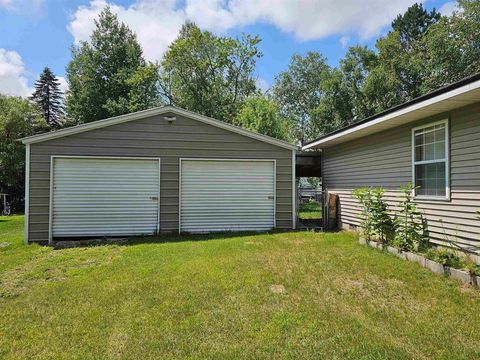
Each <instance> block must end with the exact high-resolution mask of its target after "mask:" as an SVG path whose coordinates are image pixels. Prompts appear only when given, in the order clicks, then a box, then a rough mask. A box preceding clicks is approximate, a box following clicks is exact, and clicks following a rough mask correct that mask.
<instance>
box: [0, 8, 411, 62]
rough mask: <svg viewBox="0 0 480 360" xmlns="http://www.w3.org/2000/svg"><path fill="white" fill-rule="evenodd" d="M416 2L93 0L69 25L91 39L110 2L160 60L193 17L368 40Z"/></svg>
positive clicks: (208, 23) (224, 26)
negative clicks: (126, 0)
mask: <svg viewBox="0 0 480 360" xmlns="http://www.w3.org/2000/svg"><path fill="white" fill-rule="evenodd" d="M0 1H2V0H0ZM3 1H5V0H3ZM415 2H416V1H415V0H396V1H385V0H364V1H358V0H298V1H291V0H135V2H134V3H133V4H132V5H130V6H128V7H125V6H121V5H117V4H116V3H115V2H108V1H107V0H91V1H90V3H89V4H88V5H83V6H80V7H78V8H77V10H76V11H75V12H74V13H73V14H72V17H71V22H70V24H69V25H68V30H69V31H70V33H71V34H72V35H73V37H74V39H75V42H77V43H78V42H79V41H81V40H85V41H86V40H88V39H89V37H90V34H91V33H92V30H93V28H94V24H93V20H94V19H95V18H96V17H97V16H98V14H99V13H100V11H101V10H102V9H103V8H104V7H105V6H106V5H110V7H111V9H112V11H113V12H114V13H116V14H117V15H118V17H119V19H120V20H121V21H123V22H125V23H126V24H128V25H129V26H130V27H131V28H132V29H133V30H134V31H135V32H136V33H137V35H138V40H139V42H140V44H141V45H142V47H143V49H144V51H145V56H146V57H147V58H148V59H149V60H159V59H160V58H161V56H162V54H163V53H164V52H165V50H166V49H167V47H168V45H169V44H170V43H171V42H172V40H174V39H175V37H176V35H177V34H178V31H179V29H180V27H181V25H182V24H183V23H184V22H185V21H187V20H190V21H194V22H196V23H197V24H198V25H199V26H200V27H201V28H203V29H207V30H211V31H215V32H224V31H226V30H228V29H232V28H235V27H240V26H245V25H249V24H254V23H259V22H261V23H267V24H271V25H273V26H275V27H277V28H278V29H280V30H281V31H283V32H286V33H290V34H293V35H294V36H295V37H296V38H297V39H298V40H315V39H320V38H324V37H327V36H331V35H337V34H346V33H348V34H352V35H355V36H358V37H360V38H361V39H368V38H370V37H373V36H377V35H379V34H380V33H381V31H382V29H383V28H384V27H385V26H387V25H389V24H390V23H391V21H392V19H393V18H395V16H397V15H398V14H400V13H403V12H404V11H405V10H406V9H407V8H408V6H410V5H412V4H413V3H415Z"/></svg>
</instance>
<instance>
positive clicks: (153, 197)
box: [150, 196, 158, 200]
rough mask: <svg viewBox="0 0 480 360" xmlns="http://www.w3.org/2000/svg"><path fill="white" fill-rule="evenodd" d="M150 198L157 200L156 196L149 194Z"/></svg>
mask: <svg viewBox="0 0 480 360" xmlns="http://www.w3.org/2000/svg"><path fill="white" fill-rule="evenodd" d="M150 200H158V197H156V196H150Z"/></svg>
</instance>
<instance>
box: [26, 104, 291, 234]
mask: <svg viewBox="0 0 480 360" xmlns="http://www.w3.org/2000/svg"><path fill="white" fill-rule="evenodd" d="M22 141H23V142H24V143H25V144H26V151H27V156H26V159H27V171H26V204H25V206H26V224H25V238H26V240H27V241H29V242H51V241H52V240H55V239H65V238H68V239H76V238H82V237H83V238H84V237H97V236H129V235H152V234H156V233H168V232H178V231H180V232H194V233H198V232H212V231H237V230H255V231H265V230H269V229H272V228H283V229H292V228H294V227H295V196H294V193H295V191H294V184H295V150H296V147H295V146H293V145H291V144H288V143H285V142H283V141H279V140H277V139H273V138H270V137H267V136H263V135H259V134H256V133H253V132H249V131H246V130H244V129H240V128H238V127H235V126H232V125H229V124H227V123H224V122H221V121H218V120H214V119H211V118H208V117H205V116H201V115H198V114H195V113H191V112H188V111H186V110H183V109H179V108H175V107H171V106H167V107H162V108H155V109H150V110H146V111H141V112H137V113H133V114H127V115H123V116H119V117H115V118H111V119H106V120H100V121H96V122H93V123H89V124H85V125H79V126H76V127H72V128H69V129H64V130H59V131H55V132H51V133H46V134H41V135H36V136H32V137H29V138H25V139H23V140H22Z"/></svg>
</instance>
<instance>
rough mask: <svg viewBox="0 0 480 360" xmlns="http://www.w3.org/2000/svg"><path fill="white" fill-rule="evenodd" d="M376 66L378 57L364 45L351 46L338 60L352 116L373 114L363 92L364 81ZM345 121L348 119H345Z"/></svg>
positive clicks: (359, 118) (363, 116)
mask: <svg viewBox="0 0 480 360" xmlns="http://www.w3.org/2000/svg"><path fill="white" fill-rule="evenodd" d="M377 66H378V57H377V55H376V54H375V52H373V51H372V50H370V49H368V48H367V47H366V46H352V47H350V48H349V49H348V51H347V53H346V54H345V57H344V58H343V59H342V60H340V71H341V73H342V81H343V86H344V87H345V88H346V90H347V93H348V101H349V102H350V104H351V112H352V118H351V119H350V120H352V121H353V120H361V119H363V118H366V117H368V116H370V115H373V113H374V112H375V109H374V107H373V104H371V102H370V101H369V99H368V97H367V95H366V94H365V92H364V87H365V83H366V81H367V78H368V75H369V74H370V73H371V71H372V70H373V69H374V68H375V67H377ZM345 121H348V119H346V120H345Z"/></svg>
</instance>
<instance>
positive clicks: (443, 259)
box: [425, 248, 465, 269]
mask: <svg viewBox="0 0 480 360" xmlns="http://www.w3.org/2000/svg"><path fill="white" fill-rule="evenodd" d="M425 257H426V258H427V259H430V260H433V261H436V262H438V263H440V264H442V265H443V266H448V267H451V268H455V269H462V268H464V267H465V261H463V260H462V259H461V258H460V256H458V255H457V254H456V253H455V252H454V251H453V250H450V249H445V248H441V249H428V251H427V252H426V253H425Z"/></svg>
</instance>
